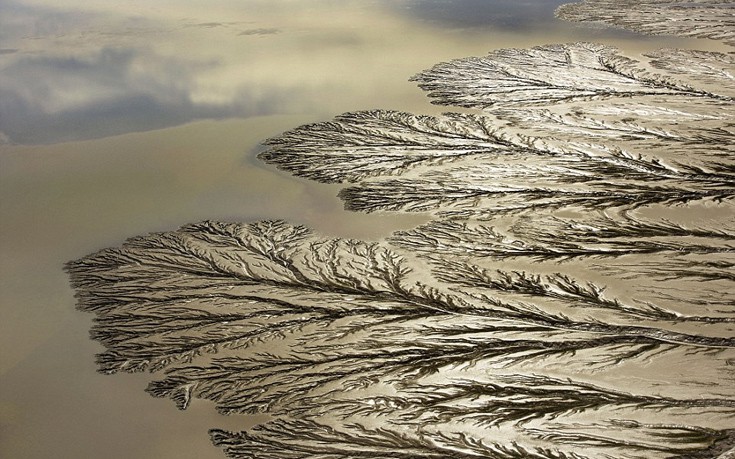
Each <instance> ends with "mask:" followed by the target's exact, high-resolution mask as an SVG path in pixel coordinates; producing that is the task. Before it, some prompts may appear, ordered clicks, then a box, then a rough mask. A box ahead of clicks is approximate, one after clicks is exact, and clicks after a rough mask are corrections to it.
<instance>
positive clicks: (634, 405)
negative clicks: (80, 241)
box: [67, 2, 735, 459]
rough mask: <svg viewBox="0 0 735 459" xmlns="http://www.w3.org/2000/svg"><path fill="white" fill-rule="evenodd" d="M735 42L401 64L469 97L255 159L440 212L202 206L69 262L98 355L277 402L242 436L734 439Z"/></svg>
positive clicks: (183, 384) (198, 387) (378, 452)
mask: <svg viewBox="0 0 735 459" xmlns="http://www.w3.org/2000/svg"><path fill="white" fill-rule="evenodd" d="M587 3H590V2H587ZM562 11H567V10H562ZM708 36H709V35H708ZM718 37H719V38H727V36H718ZM734 64H735V62H734V61H733V56H732V55H731V54H723V53H715V52H698V51H682V50H661V51H659V52H655V53H650V54H648V55H646V56H643V57H642V58H641V59H640V60H634V59H631V58H629V57H625V56H623V55H621V54H620V53H619V52H618V51H616V50H615V49H612V48H609V47H605V46H601V45H596V44H590V43H575V44H566V45H547V46H542V47H536V48H530V49H504V50H500V51H495V52H493V53H491V54H489V55H487V56H485V57H479V58H466V59H459V60H455V61H451V62H447V63H442V64H438V65H436V66H434V67H433V68H431V69H429V70H426V71H424V72H422V73H420V74H418V75H417V76H416V77H414V80H415V81H417V82H418V84H419V85H420V86H421V87H422V88H423V89H425V90H427V91H428V93H429V96H430V97H432V98H433V99H434V101H435V102H436V103H438V104H443V105H455V106H460V107H464V108H466V109H470V110H475V111H474V112H473V113H467V112H463V113H450V114H445V115H442V116H419V115H414V114H411V113H403V112H395V111H383V110H372V111H362V112H354V113H346V114H344V115H341V116H339V117H337V118H336V119H334V120H332V121H329V122H323V123H316V124H309V125H305V126H301V127H298V128H296V129H293V130H291V131H287V132H285V133H283V134H282V135H280V136H277V137H274V138H272V139H270V140H269V141H267V142H266V146H267V149H266V151H264V152H263V153H262V154H261V158H262V159H263V160H265V161H266V162H269V163H272V164H275V165H277V166H278V167H280V168H282V169H284V170H286V171H289V172H291V173H293V174H295V175H298V176H301V177H306V178H309V179H312V180H317V181H321V182H326V183H342V184H346V187H345V188H343V190H342V191H341V193H340V196H341V198H342V199H343V200H344V201H345V206H346V207H347V208H349V209H351V210H355V211H363V212H419V211H420V212H426V213H428V214H430V215H431V216H432V217H433V220H432V221H431V222H430V223H428V224H425V225H422V226H420V227H417V228H414V229H411V230H407V231H399V232H396V233H394V234H393V235H392V236H391V237H389V238H387V239H384V240H381V241H379V242H364V241H359V240H351V239H329V238H326V237H322V236H320V235H318V234H316V233H314V232H312V231H311V230H309V229H308V228H305V227H303V226H295V225H291V224H289V223H287V222H283V221H263V222H258V223H250V224H245V223H221V222H203V223H199V224H192V225H188V226H185V227H183V228H181V229H179V230H177V231H172V232H165V233H156V234H151V235H148V236H143V237H138V238H134V239H130V240H128V241H127V242H126V243H125V244H124V245H122V246H121V247H120V248H113V249H107V250H103V251H100V252H98V253H96V254H93V255H90V256H88V257H85V258H83V259H81V260H78V261H73V262H71V263H69V264H68V265H67V270H68V272H69V273H70V276H71V279H72V283H73V285H74V287H75V288H76V290H77V296H78V299H79V307H80V309H82V310H84V311H89V312H93V313H94V314H95V316H96V324H95V327H94V329H93V330H92V336H93V338H95V339H97V340H98V341H100V342H101V343H102V344H103V345H104V346H105V347H106V349H107V350H106V351H105V352H104V353H102V354H101V355H100V356H99V357H98V364H99V369H100V371H102V372H105V373H116V372H120V371H127V372H137V371H151V372H154V373H159V374H160V375H161V376H159V377H158V378H157V379H156V380H155V381H153V382H151V384H150V385H149V387H148V392H150V393H151V394H152V395H154V396H158V397H168V398H171V399H172V400H174V401H175V403H176V404H177V406H179V407H180V408H182V409H184V408H187V406H188V405H189V404H190V402H191V400H192V399H193V398H203V399H208V400H212V401H214V402H215V403H216V405H217V407H218V409H219V410H220V411H221V412H222V413H224V414H267V415H269V416H271V417H272V418H273V420H272V421H270V422H267V423H265V424H262V425H260V426H258V427H256V428H255V429H252V430H250V431H248V432H240V433H232V432H226V431H222V430H215V431H212V433H211V434H212V438H213V441H214V443H215V444H216V445H218V446H221V447H222V448H223V449H224V451H225V453H226V454H227V455H228V456H229V457H232V458H273V459H288V458H294V459H295V458H307V457H308V458H324V459H327V458H329V459H334V458H353V457H365V458H368V457H369V458H397V457H400V458H406V459H413V458H434V457H436V458H445V457H453V458H481V457H482V458H529V457H532V458H556V459H566V458H570V459H571V458H574V459H582V458H590V459H591V458H600V459H602V458H609V457H615V458H641V459H643V458H662V459H663V458H676V457H681V458H684V457H688V458H692V457H702V458H714V457H718V456H720V455H724V454H727V453H726V452H727V451H730V450H731V449H732V448H733V444H734V443H735V385H733V384H732V383H733V380H734V373H733V372H734V371H735V367H734V366H733V365H734V364H733V362H735V338H734V337H733V336H735V333H733V331H734V330H735V326H734V324H735V307H734V302H733V300H734V298H733V291H734V289H733V283H734V282H735V277H734V276H733V267H734V265H735V228H734V226H733V215H734V214H735V213H734V212H733V210H734V209H733V196H734V194H735V161H733V145H735V142H734V141H735V132H734V131H733V127H732V126H733V121H734V119H735V110H734V109H733V107H734V106H735V105H734V104H733V102H734V100H733V97H735V83H734V82H733V81H734V80H733V76H732V69H733V67H734Z"/></svg>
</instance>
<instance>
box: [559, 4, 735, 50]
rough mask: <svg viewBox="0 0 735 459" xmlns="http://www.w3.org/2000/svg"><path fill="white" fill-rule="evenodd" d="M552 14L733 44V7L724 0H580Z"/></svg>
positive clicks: (734, 35) (655, 32)
mask: <svg viewBox="0 0 735 459" xmlns="http://www.w3.org/2000/svg"><path fill="white" fill-rule="evenodd" d="M556 16H557V17H559V18H561V19H565V20H567V21H578V22H596V23H602V24H605V25H608V26H615V27H622V28H625V29H629V30H634V31H636V32H641V33H645V34H649V35H679V36H684V37H696V38H712V39H716V40H722V41H724V42H725V43H727V44H729V45H731V46H733V45H735V7H734V6H733V2H731V1H728V0H693V1H692V0H687V1H683V0H584V1H581V2H576V3H567V4H565V5H562V6H560V7H559V8H558V9H557V10H556Z"/></svg>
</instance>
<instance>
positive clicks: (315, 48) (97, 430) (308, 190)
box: [0, 0, 723, 458]
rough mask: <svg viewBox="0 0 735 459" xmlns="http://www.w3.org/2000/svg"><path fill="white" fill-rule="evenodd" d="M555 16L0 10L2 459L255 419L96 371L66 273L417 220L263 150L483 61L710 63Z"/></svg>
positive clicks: (397, 102)
mask: <svg viewBox="0 0 735 459" xmlns="http://www.w3.org/2000/svg"><path fill="white" fill-rule="evenodd" d="M558 3H560V2H555V1H542V0H537V1H527V2H511V1H505V0H503V1H497V2H496V1H485V2H481V1H477V0H465V1H454V2H436V1H429V0H410V1H408V0H407V1H398V2H391V1H378V0H375V1H368V2H365V1H344V2H332V1H326V0H323V1H316V0H315V1H303V2H292V1H273V0H269V1H259V0H239V1H234V0H226V1H222V2H217V3H216V4H215V5H213V4H206V5H205V4H204V3H200V2H190V1H183V0H167V1H162V2H156V3H155V4H151V3H148V2H137V1H136V2H126V3H125V4H124V5H123V4H119V5H117V4H116V5H111V4H109V2H105V1H88V2H73V1H63V2H59V1H53V2H52V1H50V0H35V1H32V0H25V1H10V2H4V3H2V4H1V5H0V47H2V49H1V50H0V100H1V101H2V103H0V142H2V145H0V249H1V253H0V319H1V320H0V378H1V381H0V387H2V389H0V456H2V457H24V458H47V457H82V458H84V457H103V456H104V457H109V458H169V457H170V458H174V457H175V458H209V457H211V458H217V457H222V456H221V451H219V450H218V449H216V448H213V447H212V446H211V443H210V441H209V439H208V437H207V435H206V430H207V429H208V428H211V427H223V428H229V429H232V430H241V429H242V428H243V427H244V426H245V425H247V423H248V422H249V421H247V420H242V419H239V418H237V417H229V418H226V417H222V416H219V415H218V414H217V413H216V412H215V411H214V410H213V408H212V407H211V406H210V405H209V404H207V403H205V402H194V403H193V405H192V407H191V408H190V409H189V411H187V412H185V413H181V412H178V411H177V410H176V408H175V407H174V406H173V404H172V403H170V402H169V401H168V400H159V399H152V398H151V397H150V396H148V395H147V394H146V393H144V392H143V390H142V389H143V388H144V387H145V385H146V383H147V381H148V377H147V376H145V375H118V376H116V377H104V376H102V375H99V374H97V373H95V368H94V363H93V355H94V354H95V353H96V352H99V351H100V347H99V346H98V345H97V344H96V343H94V342H92V341H90V340H89V339H88V330H89V328H90V324H91V317H90V316H89V315H86V314H82V313H79V312H76V311H75V310H74V303H75V301H74V298H73V293H72V291H71V289H70V288H69V286H68V278H67V276H66V274H64V273H63V271H62V266H63V264H64V263H65V262H67V261H69V260H72V259H77V258H79V257H81V256H84V255H86V254H88V253H91V252H94V251H96V250H99V249H101V248H104V247H108V246H118V245H120V243H122V241H124V240H125V239H126V238H128V237H132V236H135V235H142V234H147V233H149V232H153V231H166V230H172V229H175V228H177V227H179V226H181V225H183V224H186V223H189V222H196V221H201V220H207V219H213V220H224V221H245V222H247V221H254V220H261V219H276V218H277V219H285V220H288V221H290V222H293V223H303V224H306V225H308V226H310V227H312V228H314V229H316V230H318V231H319V232H320V233H322V234H324V235H326V236H335V237H354V238H361V239H378V238H380V237H384V236H386V235H388V234H390V233H391V232H393V231H395V230H407V229H410V228H413V227H415V226H417V225H418V224H421V223H424V222H426V221H427V219H428V217H427V216H426V215H423V214H416V215H397V214H389V213H377V214H370V215H365V214H361V213H353V212H346V211H344V210H343V209H342V205H343V204H342V202H341V201H340V200H339V199H338V198H337V197H336V193H337V191H338V190H339V188H340V187H338V186H334V185H323V184H318V183H315V182H311V181H307V180H304V179H299V178H294V177H291V176H290V175H288V174H286V173H283V172H280V171H277V170H276V169H275V168H273V167H271V166H266V165H264V164H262V163H261V162H260V161H258V160H257V159H255V154H256V153H257V152H258V151H260V150H261V147H260V142H262V141H263V140H264V139H266V138H268V137H272V136H274V135H277V134H279V133H280V132H283V131H286V130H288V129H292V128H294V127H296V126H299V125H301V124H304V123H310V122H316V121H324V120H328V119H330V118H332V117H333V116H334V115H336V114H339V113H342V112H345V111H355V110H361V109H371V108H377V107H379V108H387V109H397V110H405V111H410V112H414V113H422V114H438V113H440V112H442V111H444V109H443V108H441V107H437V106H435V105H431V104H430V102H429V100H428V99H427V98H426V97H425V95H424V94H423V93H422V92H421V91H420V90H419V89H418V88H417V87H416V85H415V83H411V82H409V81H408V78H409V77H411V76H412V75H414V74H415V73H417V72H419V71H421V70H424V69H426V68H428V67H431V66H432V65H434V64H436V63H438V62H441V61H446V60H450V59H454V58H462V57H466V56H472V55H484V54H485V53H486V52H488V51H490V50H493V49H499V48H506V47H529V46H535V45H541V44H546V43H564V42H572V41H596V42H601V43H605V44H612V45H615V46H619V47H620V48H621V49H622V51H623V52H624V53H626V54H628V55H631V56H634V55H636V54H637V53H640V52H641V51H644V50H653V49H657V48H659V47H683V48H694V49H713V50H721V49H723V45H721V44H718V43H716V42H710V41H706V40H691V39H681V38H670V37H643V36H639V35H637V34H633V33H630V32H622V31H611V30H606V29H599V28H595V29H593V28H586V27H584V26H580V25H575V24H569V23H564V22H561V21H557V20H555V19H553V18H552V13H553V10H554V8H555V6H556V5H557V4H558Z"/></svg>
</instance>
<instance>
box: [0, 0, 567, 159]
mask: <svg viewBox="0 0 735 459" xmlns="http://www.w3.org/2000/svg"><path fill="white" fill-rule="evenodd" d="M195 3H196V2H173V1H166V2H160V3H156V5H155V6H152V5H147V4H145V5H144V4H137V3H134V4H132V5H127V4H126V5H125V6H120V5H109V4H108V3H107V2H100V1H92V2H89V3H88V4H86V5H85V7H84V11H82V10H80V8H81V7H79V6H78V5H75V4H74V2H65V1H62V2H54V3H51V2H49V1H47V0H35V1H34V2H25V3H22V4H21V3H17V2H7V3H3V4H0V17H1V18H2V19H0V30H2V32H0V37H1V38H2V39H3V43H4V44H6V46H7V48H4V49H3V51H4V52H2V54H0V69H1V70H2V72H0V98H1V99H2V100H3V104H2V105H1V106H0V132H2V133H3V136H4V137H5V138H6V142H12V143H21V144H37V143H55V142H59V141H71V140H81V139H91V138H100V137H106V136H110V135H114V134H122V133H127V132H135V131H142V130H150V129H157V128H164V127H169V126H175V125H179V124H182V123H186V122H190V121H194V120H198V119H222V118H229V117H251V116H260V115H269V114H298V113H308V112H310V110H312V109H313V107H321V108H322V109H323V110H324V109H326V110H327V112H326V113H325V116H330V115H331V114H333V113H336V112H338V111H341V110H349V109H355V108H372V105H373V104H372V103H371V102H370V101H371V100H372V98H371V96H370V95H371V94H374V93H375V92H378V91H385V90H386V89H385V88H386V87H387V86H389V85H390V83H388V80H390V79H394V80H396V78H394V77H392V76H391V75H390V74H389V71H398V73H399V74H400V75H401V76H400V77H399V78H397V80H398V81H402V80H403V79H404V78H407V77H408V76H410V75H411V74H412V73H413V72H414V71H416V70H420V68H421V64H417V65H415V66H412V65H411V63H412V62H415V61H417V60H419V61H420V58H418V57H417V56H418V55H420V49H421V47H424V48H428V47H435V48H436V47H439V48H441V47H442V46H446V45H445V44H442V43H441V42H442V41H443V40H444V41H446V37H442V36H440V35H436V36H433V35H434V34H433V30H435V29H436V27H437V25H436V24H432V23H434V22H437V21H443V22H444V23H443V24H440V25H441V26H442V27H443V28H442V29H441V30H451V29H452V28H453V27H480V26H482V27H486V28H487V27H490V28H494V27H508V26H511V27H514V28H517V27H518V26H519V24H518V22H517V21H511V22H508V20H507V19H508V18H510V17H518V16H519V11H520V9H523V8H526V9H527V10H528V11H536V12H537V13H536V14H530V15H529V16H528V17H529V20H530V21H535V18H536V17H537V16H539V15H542V16H548V14H550V11H552V10H553V5H555V4H557V3H559V2H558V1H556V0H555V1H551V2H533V4H535V5H539V4H543V5H547V4H548V5H551V6H550V7H549V8H547V7H546V6H544V8H541V9H538V8H537V9H536V10H534V9H533V8H530V9H529V8H527V5H525V3H521V4H516V3H515V2H511V1H510V0H498V1H481V0H462V1H458V2H437V1H431V0H407V1H401V2H389V1H386V0H380V1H375V2H367V3H360V2H351V1H347V2H342V3H340V4H339V5H334V2H330V1H326V0H324V1H322V0H317V1H306V2H293V1H288V0H282V1H268V2H264V1H261V0H251V1H245V0H242V1H237V2H235V1H224V2H218V4H217V5H212V6H211V8H210V7H207V8H206V9H202V8H201V7H199V6H196V5H195ZM526 3H527V2H526ZM547 10H548V11H547ZM523 14H525V13H523ZM523 14H521V15H520V16H523ZM523 17H525V16H523ZM427 21H428V22H427ZM325 24H326V26H325ZM419 43H420V46H419V47H418V48H417V46H418V45H417V44H419ZM386 50H390V53H391V55H392V56H393V57H391V56H388V55H386ZM417 51H418V52H417ZM399 55H403V56H412V55H413V56H414V57H413V58H412V57H407V58H402V59H401V63H399V64H398V65H404V66H405V70H403V69H399V68H396V59H395V57H394V56H399ZM388 65H392V66H393V68H391V69H387V68H386V71H381V66H388ZM365 68H371V69H373V72H372V73H371V72H366V71H365ZM375 70H377V72H375ZM325 94H331V95H330V96H327V97H325ZM356 99H357V100H356ZM347 100H353V101H355V102H357V103H354V102H353V104H351V106H349V107H348V106H347V104H346V103H345V101H347Z"/></svg>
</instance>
